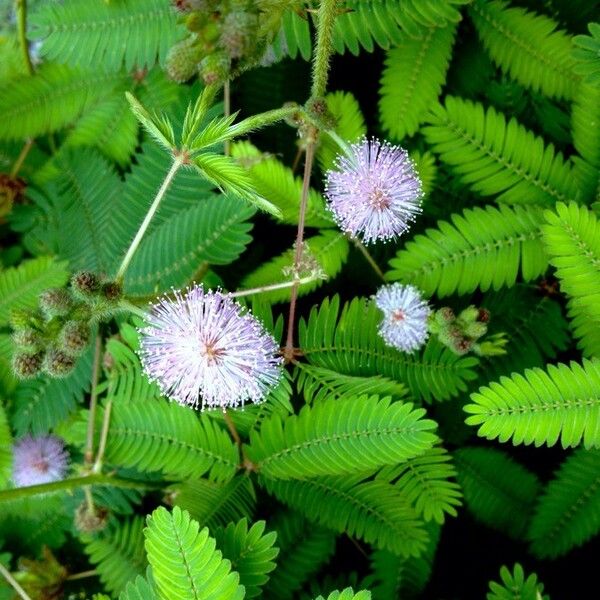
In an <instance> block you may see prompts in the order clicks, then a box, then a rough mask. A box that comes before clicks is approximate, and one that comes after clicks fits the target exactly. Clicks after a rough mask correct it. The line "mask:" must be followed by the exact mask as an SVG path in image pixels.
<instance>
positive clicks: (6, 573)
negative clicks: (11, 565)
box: [0, 563, 31, 600]
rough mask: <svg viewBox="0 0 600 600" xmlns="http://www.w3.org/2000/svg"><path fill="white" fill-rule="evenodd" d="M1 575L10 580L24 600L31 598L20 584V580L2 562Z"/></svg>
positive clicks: (0, 565)
mask: <svg viewBox="0 0 600 600" xmlns="http://www.w3.org/2000/svg"><path fill="white" fill-rule="evenodd" d="M0 575H2V577H4V579H6V581H8V583H9V584H10V585H11V587H12V588H13V589H14V590H15V592H17V594H18V595H19V596H20V597H21V598H22V599H23V600H31V598H30V597H29V596H28V595H27V592H26V591H25V590H24V589H23V588H22V587H21V586H20V585H19V582H18V581H17V580H16V579H15V578H14V577H13V576H12V575H11V574H10V571H9V570H8V569H7V568H6V567H5V566H4V565H3V564H2V563H0Z"/></svg>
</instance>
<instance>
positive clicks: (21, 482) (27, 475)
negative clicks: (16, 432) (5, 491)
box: [13, 435, 68, 487]
mask: <svg viewBox="0 0 600 600" xmlns="http://www.w3.org/2000/svg"><path fill="white" fill-rule="evenodd" d="M67 466H68V454H67V452H66V451H65V448H64V444H63V442H62V440H61V439H60V438H58V437H56V436H53V435H44V436H40V437H35V438H34V437H31V436H29V435H28V436H26V437H24V438H21V439H20V440H19V441H17V442H16V443H15V445H14V447H13V481H14V484H15V485H16V486H17V487H25V486H28V485H37V484H40V483H50V482H51V481H59V480H61V479H63V478H64V476H65V474H66V472H67Z"/></svg>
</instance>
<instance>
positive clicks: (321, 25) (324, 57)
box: [311, 0, 338, 99]
mask: <svg viewBox="0 0 600 600" xmlns="http://www.w3.org/2000/svg"><path fill="white" fill-rule="evenodd" d="M337 4H338V0H321V3H320V4H319V13H318V16H317V47H316V49H315V58H314V60H313V71H312V88H311V97H312V98H313V99H314V98H320V97H321V96H324V95H325V89H326V88H327V76H328V74H329V61H330V58H331V54H332V52H333V46H332V44H331V38H332V34H333V25H334V23H335V16H336V13H337Z"/></svg>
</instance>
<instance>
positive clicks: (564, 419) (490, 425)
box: [465, 359, 600, 448]
mask: <svg viewBox="0 0 600 600" xmlns="http://www.w3.org/2000/svg"><path fill="white" fill-rule="evenodd" d="M471 400H472V401H473V404H469V405H467V406H465V411H466V412H467V413H468V414H469V415H470V416H469V417H468V418H467V419H466V423H467V424H469V425H479V430H478V435H480V436H481V437H486V438H487V439H490V440H491V439H495V438H498V439H499V440H500V441H501V442H506V441H507V440H509V439H512V442H513V444H515V445H517V444H535V445H536V446H541V445H542V444H547V445H548V446H553V445H554V444H556V443H557V442H558V441H559V439H560V443H561V445H562V447H563V448H568V447H572V446H576V445H578V444H580V443H582V442H583V445H584V446H585V447H586V448H590V447H597V446H599V445H600V435H599V433H598V431H599V426H598V419H599V418H600V412H599V411H600V362H598V361H594V362H592V361H589V360H585V359H584V361H583V363H582V364H581V365H579V364H578V363H575V362H571V364H570V366H567V365H564V364H559V365H557V366H554V365H548V367H547V370H546V371H543V370H542V369H538V368H535V369H527V370H526V371H525V372H524V374H523V375H521V374H519V373H514V374H513V375H512V376H511V377H510V378H508V377H501V378H500V381H499V382H492V383H491V384H490V385H489V386H487V387H482V388H480V389H479V391H478V392H476V393H474V394H471Z"/></svg>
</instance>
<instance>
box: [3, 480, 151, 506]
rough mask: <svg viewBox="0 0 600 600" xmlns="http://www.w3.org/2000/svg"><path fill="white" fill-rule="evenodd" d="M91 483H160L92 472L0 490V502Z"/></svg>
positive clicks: (135, 485) (125, 485) (129, 485)
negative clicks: (90, 473)
mask: <svg viewBox="0 0 600 600" xmlns="http://www.w3.org/2000/svg"><path fill="white" fill-rule="evenodd" d="M88 485H89V486H93V485H110V486H112V487H118V488H128V489H142V490H143V489H148V488H151V487H155V486H156V487H158V486H159V485H161V484H160V483H156V484H155V483H152V484H150V483H146V482H143V481H135V480H132V479H122V478H120V477H115V476H113V475H103V474H102V473H94V474H92V475H86V476H83V477H72V478H70V479H63V480H61V481H53V482H51V483H40V484H39V485H30V486H27V487H20V488H11V489H8V490H0V502H2V501H4V500H16V499H19V498H27V497H29V496H37V495H39V494H48V493H51V492H61V491H64V490H73V489H76V488H80V487H85V486H88Z"/></svg>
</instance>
